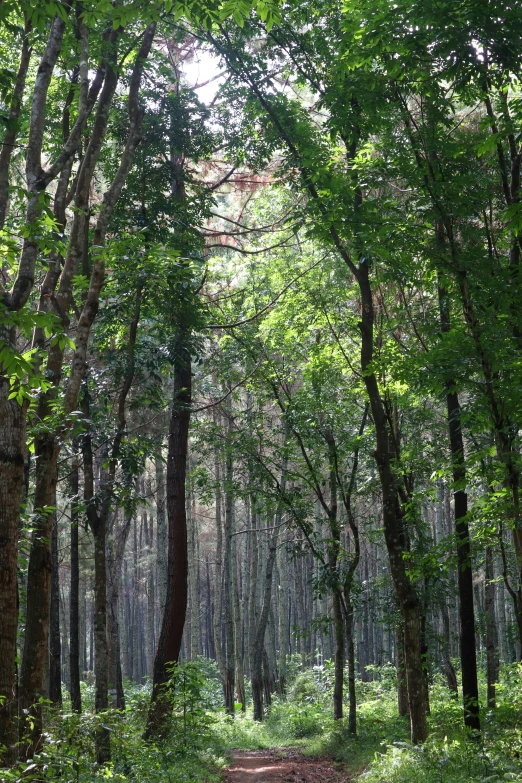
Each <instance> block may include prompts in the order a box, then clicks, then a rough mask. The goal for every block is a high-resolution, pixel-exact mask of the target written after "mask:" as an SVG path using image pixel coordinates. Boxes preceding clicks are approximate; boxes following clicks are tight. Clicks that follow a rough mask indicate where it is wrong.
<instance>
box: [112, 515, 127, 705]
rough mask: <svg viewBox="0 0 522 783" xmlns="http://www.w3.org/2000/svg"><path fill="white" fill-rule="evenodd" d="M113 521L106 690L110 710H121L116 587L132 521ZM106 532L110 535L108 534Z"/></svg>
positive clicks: (122, 701) (122, 699)
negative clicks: (119, 523) (109, 700)
mask: <svg viewBox="0 0 522 783" xmlns="http://www.w3.org/2000/svg"><path fill="white" fill-rule="evenodd" d="M116 523H117V520H114V521H113V526H111V527H112V528H113V529H114V527H115V528H116V530H115V533H114V535H113V536H112V537H111V536H109V540H110V539H111V538H112V540H110V546H109V548H108V568H107V641H108V660H109V662H108V667H109V688H110V691H111V694H112V698H113V703H114V706H115V707H116V708H117V709H119V710H123V709H125V694H124V691H123V677H122V671H121V656H120V653H121V636H120V621H119V618H120V611H119V609H120V606H119V605H120V585H121V578H122V569H123V558H124V553H125V546H126V544H127V540H128V537H129V533H130V529H131V524H132V517H131V516H130V515H129V516H126V517H125V519H124V520H123V524H121V525H119V526H117V527H116ZM110 532H113V530H111V531H110Z"/></svg>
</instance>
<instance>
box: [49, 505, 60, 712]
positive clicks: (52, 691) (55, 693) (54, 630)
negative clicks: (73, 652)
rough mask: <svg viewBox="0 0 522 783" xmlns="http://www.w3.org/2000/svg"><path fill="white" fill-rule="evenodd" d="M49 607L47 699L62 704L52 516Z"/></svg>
mask: <svg viewBox="0 0 522 783" xmlns="http://www.w3.org/2000/svg"><path fill="white" fill-rule="evenodd" d="M51 558H52V569H53V572H52V576H51V607H50V627H49V699H50V700H51V701H52V703H53V704H56V705H58V706H61V704H62V644H61V638H60V572H59V561H58V519H57V517H56V511H55V512H54V514H53V529H52V535H51Z"/></svg>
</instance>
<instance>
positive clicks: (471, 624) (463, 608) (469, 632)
mask: <svg viewBox="0 0 522 783" xmlns="http://www.w3.org/2000/svg"><path fill="white" fill-rule="evenodd" d="M438 235H439V236H440V235H441V230H439V232H438ZM442 238H443V234H442ZM441 241H442V240H441ZM439 307H440V324H441V330H442V332H449V331H450V316H449V310H448V307H449V303H448V297H447V294H446V292H445V291H444V289H443V288H441V287H440V286H439ZM446 386H447V390H448V391H447V394H446V405H447V411H448V428H449V440H450V450H451V462H452V471H453V486H454V490H453V502H454V506H455V532H456V534H457V563H458V568H457V581H458V591H459V618H460V661H461V667H462V699H463V704H464V723H465V725H466V726H467V727H468V728H469V729H472V730H474V731H480V717H479V700H478V679H477V651H476V646H475V608H474V604H473V571H472V567H471V547H470V538H469V526H468V495H467V493H466V490H465V486H466V463H465V456H464V439H463V437H462V429H461V425H460V422H461V410H460V402H459V398H458V394H457V393H456V391H455V390H454V389H455V383H454V381H453V380H449V381H448V382H447V384H446Z"/></svg>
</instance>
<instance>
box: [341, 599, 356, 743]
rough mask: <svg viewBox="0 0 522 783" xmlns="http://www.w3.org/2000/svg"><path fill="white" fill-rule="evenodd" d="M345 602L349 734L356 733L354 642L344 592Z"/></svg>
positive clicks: (351, 606)
mask: <svg viewBox="0 0 522 783" xmlns="http://www.w3.org/2000/svg"><path fill="white" fill-rule="evenodd" d="M344 600H345V604H346V653H347V658H348V700H349V708H348V731H349V733H350V734H356V733H357V696H356V692H355V644H354V638H353V637H354V623H353V614H354V612H353V604H352V602H351V600H350V595H349V594H348V595H347V594H346V592H345V599H344Z"/></svg>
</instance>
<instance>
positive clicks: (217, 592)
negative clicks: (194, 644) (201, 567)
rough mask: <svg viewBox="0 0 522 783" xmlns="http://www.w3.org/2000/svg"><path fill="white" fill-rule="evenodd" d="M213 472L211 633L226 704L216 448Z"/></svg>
mask: <svg viewBox="0 0 522 783" xmlns="http://www.w3.org/2000/svg"><path fill="white" fill-rule="evenodd" d="M214 472H215V482H216V565H215V572H214V576H215V586H214V617H213V627H212V630H213V635H214V647H215V650H216V661H217V664H218V669H219V672H220V674H221V680H222V683H223V695H224V697H225V704H226V667H225V655H224V652H223V645H222V641H221V632H222V621H223V522H222V514H221V512H222V509H221V505H222V499H221V465H220V462H219V453H218V451H217V449H216V450H215V452H214Z"/></svg>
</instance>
